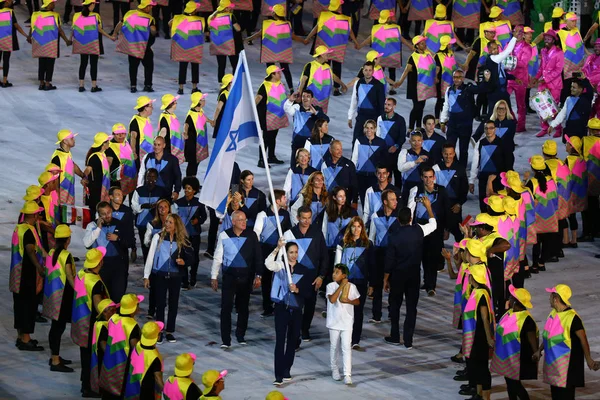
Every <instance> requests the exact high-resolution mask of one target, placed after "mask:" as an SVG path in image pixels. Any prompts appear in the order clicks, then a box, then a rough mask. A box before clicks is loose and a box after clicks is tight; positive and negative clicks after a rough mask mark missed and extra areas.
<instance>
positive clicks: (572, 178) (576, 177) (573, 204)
mask: <svg viewBox="0 0 600 400" xmlns="http://www.w3.org/2000/svg"><path fill="white" fill-rule="evenodd" d="M566 164H567V166H568V167H569V183H568V184H567V192H568V193H569V214H573V213H578V212H582V211H583V210H585V209H586V208H587V191H588V178H587V165H586V163H585V160H584V159H583V157H579V156H567V159H566Z"/></svg>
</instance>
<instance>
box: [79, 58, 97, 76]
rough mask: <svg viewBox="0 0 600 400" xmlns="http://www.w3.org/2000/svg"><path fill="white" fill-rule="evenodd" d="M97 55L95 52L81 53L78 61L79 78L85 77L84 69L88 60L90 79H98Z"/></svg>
mask: <svg viewBox="0 0 600 400" xmlns="http://www.w3.org/2000/svg"><path fill="white" fill-rule="evenodd" d="M98 57H99V56H98V55H96V54H89V55H88V54H81V61H80V63H79V80H84V79H85V70H86V69H87V66H88V60H89V62H90V76H91V77H92V81H95V80H97V79H98Z"/></svg>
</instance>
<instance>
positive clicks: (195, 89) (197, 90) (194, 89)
mask: <svg viewBox="0 0 600 400" xmlns="http://www.w3.org/2000/svg"><path fill="white" fill-rule="evenodd" d="M199 91H200V89H198V88H197V87H195V88H193V89H192V93H196V92H199ZM182 94H183V93H182Z"/></svg>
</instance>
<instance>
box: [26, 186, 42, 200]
mask: <svg viewBox="0 0 600 400" xmlns="http://www.w3.org/2000/svg"><path fill="white" fill-rule="evenodd" d="M42 194H44V189H42V188H41V187H39V186H38V185H31V186H29V187H28V188H27V189H26V190H25V196H23V200H25V201H36V200H37V199H39V198H40V196H41V195H42Z"/></svg>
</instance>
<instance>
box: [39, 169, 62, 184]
mask: <svg viewBox="0 0 600 400" xmlns="http://www.w3.org/2000/svg"><path fill="white" fill-rule="evenodd" d="M57 179H58V175H57V174H53V173H52V172H42V173H41V174H40V176H39V177H38V183H39V184H40V186H44V185H45V184H47V183H50V182H52V181H55V180H57Z"/></svg>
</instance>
